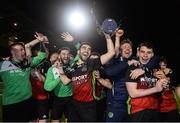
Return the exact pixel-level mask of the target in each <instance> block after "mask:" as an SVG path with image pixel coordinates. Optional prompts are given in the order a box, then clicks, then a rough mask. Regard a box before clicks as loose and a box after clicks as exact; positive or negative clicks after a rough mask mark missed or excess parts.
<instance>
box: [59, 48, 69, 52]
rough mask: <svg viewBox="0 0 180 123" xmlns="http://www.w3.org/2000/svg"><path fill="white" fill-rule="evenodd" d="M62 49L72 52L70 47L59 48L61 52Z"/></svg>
mask: <svg viewBox="0 0 180 123" xmlns="http://www.w3.org/2000/svg"><path fill="white" fill-rule="evenodd" d="M62 50H68V51H69V52H71V49H70V48H69V47H61V49H59V53H61V51H62Z"/></svg>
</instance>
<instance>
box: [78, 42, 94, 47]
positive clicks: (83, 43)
mask: <svg viewBox="0 0 180 123" xmlns="http://www.w3.org/2000/svg"><path fill="white" fill-rule="evenodd" d="M83 45H89V46H90V47H91V48H92V44H91V43H90V42H88V41H83V42H81V44H80V47H79V49H80V48H81V47H82V46H83Z"/></svg>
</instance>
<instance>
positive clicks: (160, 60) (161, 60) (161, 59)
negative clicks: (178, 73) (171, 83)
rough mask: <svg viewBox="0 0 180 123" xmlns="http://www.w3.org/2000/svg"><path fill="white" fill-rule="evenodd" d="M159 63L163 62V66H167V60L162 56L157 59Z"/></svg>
mask: <svg viewBox="0 0 180 123" xmlns="http://www.w3.org/2000/svg"><path fill="white" fill-rule="evenodd" d="M161 62H164V63H165V64H167V59H166V58H165V57H164V56H162V57H160V59H159V63H161Z"/></svg>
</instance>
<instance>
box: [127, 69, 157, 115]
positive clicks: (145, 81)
mask: <svg viewBox="0 0 180 123" xmlns="http://www.w3.org/2000/svg"><path fill="white" fill-rule="evenodd" d="M136 68H139V66H130V68H129V69H128V71H127V82H132V83H137V89H148V88H152V87H153V86H154V82H155V78H154V77H153V75H152V72H151V71H150V70H148V73H147V72H146V73H145V74H143V75H141V76H139V77H138V78H137V79H131V77H130V73H131V71H132V70H134V69H136ZM130 104H131V113H136V112H139V111H142V110H145V109H154V110H158V109H159V104H158V94H151V95H148V96H143V97H138V98H131V100H130Z"/></svg>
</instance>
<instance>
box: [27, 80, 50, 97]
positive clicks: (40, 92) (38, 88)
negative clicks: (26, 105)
mask: <svg viewBox="0 0 180 123" xmlns="http://www.w3.org/2000/svg"><path fill="white" fill-rule="evenodd" d="M30 80H31V85H32V96H33V97H34V98H35V99H38V100H44V99H48V93H47V92H46V91H45V90H44V82H40V81H38V80H37V79H33V77H30Z"/></svg>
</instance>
